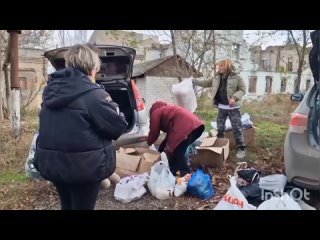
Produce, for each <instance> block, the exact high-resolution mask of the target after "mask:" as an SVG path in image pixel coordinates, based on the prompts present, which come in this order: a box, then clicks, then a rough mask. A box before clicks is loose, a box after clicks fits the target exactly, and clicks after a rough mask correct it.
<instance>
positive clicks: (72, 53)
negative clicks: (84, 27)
mask: <svg viewBox="0 0 320 240" xmlns="http://www.w3.org/2000/svg"><path fill="white" fill-rule="evenodd" d="M65 61H66V66H67V67H73V68H76V69H78V70H80V71H81V72H83V73H84V74H86V75H91V72H92V71H93V70H95V71H97V72H98V71H99V70H100V65H101V62H100V58H99V56H98V52H97V50H96V49H95V48H94V47H93V46H91V45H88V44H77V45H74V46H72V47H71V48H70V49H69V50H68V52H67V53H66V55H65Z"/></svg>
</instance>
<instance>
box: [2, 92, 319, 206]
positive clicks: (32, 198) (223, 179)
mask: <svg viewBox="0 0 320 240" xmlns="http://www.w3.org/2000/svg"><path fill="white" fill-rule="evenodd" d="M295 107H296V104H295V103H292V102H290V100H289V96H288V95H275V96H272V97H269V98H267V99H265V100H264V101H260V102H255V101H252V102H246V103H244V105H243V108H242V113H245V112H247V113H249V114H250V116H251V118H252V121H253V122H254V126H255V127H256V142H255V144H254V146H250V147H249V148H248V154H247V156H246V158H245V159H244V161H246V162H247V163H248V165H249V166H252V167H255V168H256V169H257V170H260V171H261V173H262V174H263V175H269V174H274V173H284V162H283V142H284V138H285V134H286V131H287V129H288V123H289V118H290V114H291V112H292V111H293V110H294V108H295ZM196 114H197V115H198V116H199V117H201V118H202V119H203V120H205V121H206V130H207V131H208V130H210V128H211V126H210V122H211V121H215V119H216V116H217V111H216V110H214V109H213V108H212V107H211V102H210V101H208V100H202V101H200V104H199V107H198V110H197V112H196ZM37 127H38V119H37V116H36V115H34V114H31V115H26V116H24V117H23V118H22V135H21V138H20V139H18V140H17V141H15V140H13V139H12V138H11V136H10V129H11V126H10V124H9V121H4V122H2V123H1V126H0V143H1V145H0V209H30V210H31V209H46V210H54V209H59V199H58V196H57V193H56V191H55V188H54V187H53V186H52V185H50V184H48V183H47V182H36V181H34V180H31V179H28V178H27V177H25V172H24V164H25V161H26V158H27V156H28V151H29V147H30V143H31V140H32V137H33V134H34V133H35V131H36V130H37ZM237 162H238V161H237V159H236V158H235V150H234V149H230V155H229V158H228V159H227V163H226V165H225V167H224V168H222V169H209V170H208V171H209V172H210V174H211V175H212V183H213V186H214V190H215V193H216V194H215V196H214V197H213V198H212V199H210V200H200V199H198V198H196V197H193V196H191V195H188V194H187V195H184V196H182V197H179V198H176V197H172V198H170V199H168V200H162V201H160V200H158V199H156V198H154V197H153V196H152V195H151V194H150V193H149V192H147V194H145V196H143V198H142V199H140V200H137V201H135V202H132V203H127V204H124V203H121V202H118V201H116V200H115V199H114V196H113V193H114V187H115V186H111V187H110V188H109V189H101V191H100V193H99V197H98V201H97V205H96V209H101V210H103V209H105V210H107V209H112V210H138V209H139V210H173V209H175V210H207V209H213V208H214V206H215V205H216V204H217V203H218V202H219V201H220V199H221V198H222V196H223V195H224V194H225V193H226V191H227V190H228V188H229V180H228V175H233V173H234V170H235V168H236V166H237ZM319 199H320V197H319V193H316V192H313V193H312V199H311V201H310V202H309V204H310V205H312V206H314V207H316V208H319V207H320V206H319V202H320V201H319Z"/></svg>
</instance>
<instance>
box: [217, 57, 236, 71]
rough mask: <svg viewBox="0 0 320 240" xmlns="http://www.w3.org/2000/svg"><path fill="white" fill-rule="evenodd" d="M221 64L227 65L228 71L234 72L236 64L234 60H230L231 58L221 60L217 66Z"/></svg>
mask: <svg viewBox="0 0 320 240" xmlns="http://www.w3.org/2000/svg"><path fill="white" fill-rule="evenodd" d="M219 65H223V66H224V67H226V69H227V71H228V72H233V71H234V70H235V68H234V64H233V62H232V60H230V59H224V60H220V61H219V62H218V64H217V66H219Z"/></svg>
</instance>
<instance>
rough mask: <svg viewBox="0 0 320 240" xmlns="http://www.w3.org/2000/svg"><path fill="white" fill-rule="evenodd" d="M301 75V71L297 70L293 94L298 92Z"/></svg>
mask: <svg viewBox="0 0 320 240" xmlns="http://www.w3.org/2000/svg"><path fill="white" fill-rule="evenodd" d="M301 74H302V71H301V69H300V70H299V69H298V76H297V78H296V80H295V82H294V93H299V92H300V82H301Z"/></svg>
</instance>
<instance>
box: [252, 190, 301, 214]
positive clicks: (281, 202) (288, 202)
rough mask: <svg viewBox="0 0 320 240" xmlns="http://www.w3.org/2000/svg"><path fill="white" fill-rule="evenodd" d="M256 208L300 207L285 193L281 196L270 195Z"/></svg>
mask: <svg viewBox="0 0 320 240" xmlns="http://www.w3.org/2000/svg"><path fill="white" fill-rule="evenodd" d="M257 210H301V207H300V206H299V204H298V203H297V202H295V201H294V200H293V199H292V198H291V197H290V196H289V195H288V194H287V193H285V194H284V195H283V196H281V197H271V198H270V199H269V200H267V201H265V202H263V203H261V204H260V205H259V207H258V208H257Z"/></svg>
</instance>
